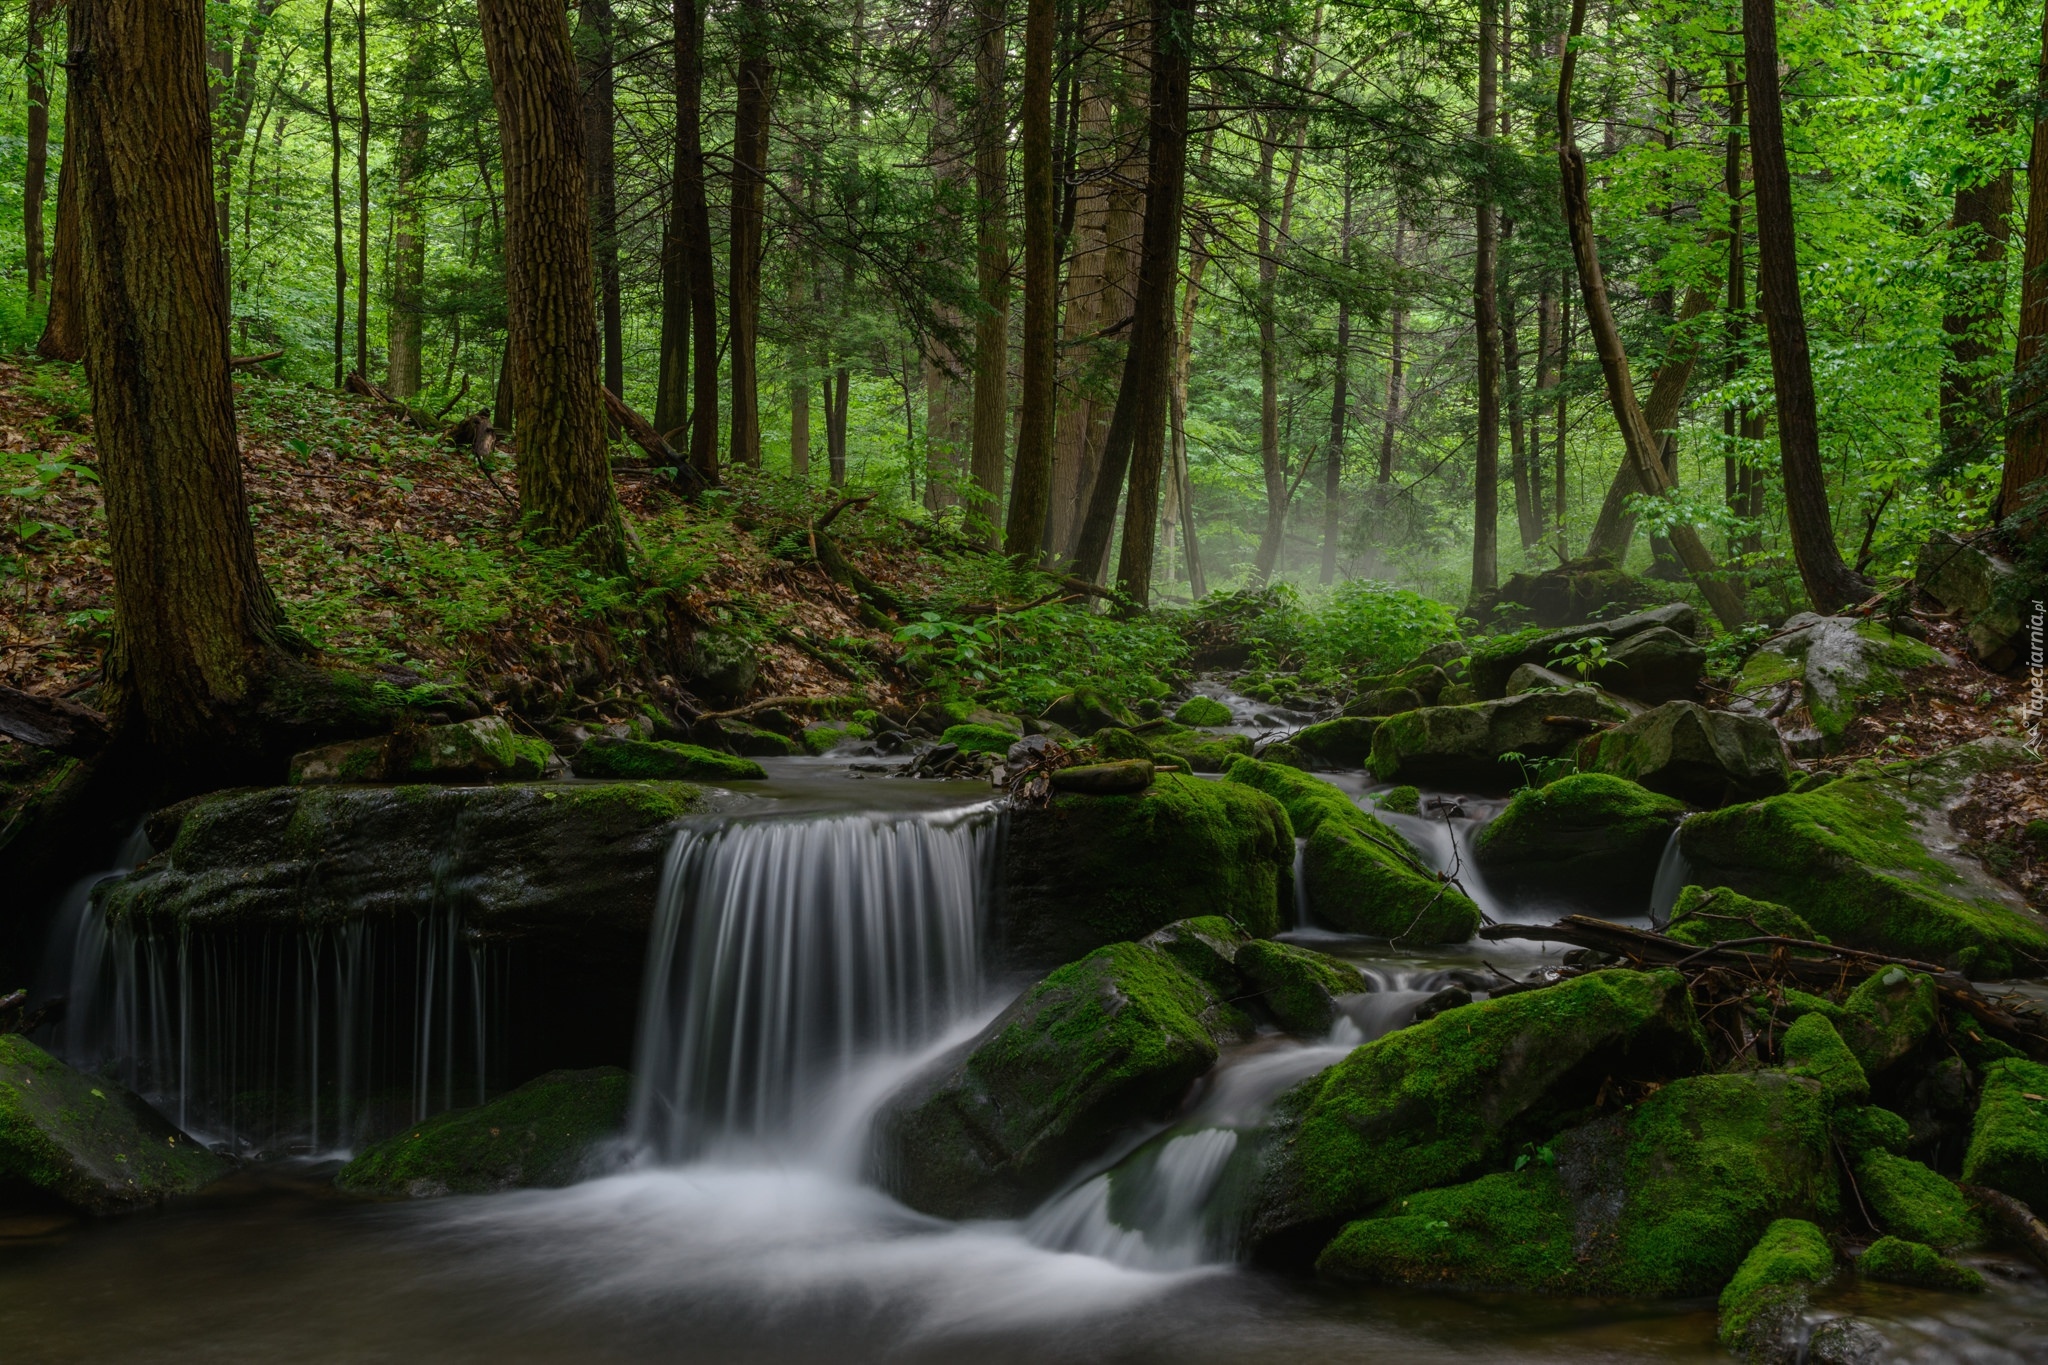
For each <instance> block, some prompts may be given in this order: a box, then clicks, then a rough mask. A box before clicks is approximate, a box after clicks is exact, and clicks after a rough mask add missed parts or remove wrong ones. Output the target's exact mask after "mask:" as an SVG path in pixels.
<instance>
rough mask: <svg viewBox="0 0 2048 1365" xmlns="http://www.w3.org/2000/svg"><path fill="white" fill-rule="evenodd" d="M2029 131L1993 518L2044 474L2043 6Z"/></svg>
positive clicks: (2046, 143)
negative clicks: (2005, 420)
mask: <svg viewBox="0 0 2048 1365" xmlns="http://www.w3.org/2000/svg"><path fill="white" fill-rule="evenodd" d="M2033 110H2034V132H2033V140H2032V143H2031V145H2030V152H2029V155H2028V158H2027V204H2028V211H2027V244H2026V251H2025V254H2024V256H2023V257H2022V264H2021V268H2020V279H2021V281H2022V283H2021V285H2020V326H2019V339H2018V341H2017V343H2016V344H2015V346H2014V349H2013V362H2012V407H2011V409H2010V412H2009V417H2010V421H2011V425H2009V426H2008V427H2007V428H2006V433H2005V472H2004V474H2003V476H2002V477H2001V478H2000V480H1999V485H1998V502H1997V504H1996V505H1995V506H1994V507H1993V508H1992V516H1993V518H1994V519H1997V520H1999V521H2001V522H2002V521H2004V520H2006V519H2007V518H2010V517H2013V516H2015V515H2017V514H2018V513H2019V512H2020V510H2021V509H2022V508H2024V507H2026V506H2027V505H2028V504H2029V503H2030V502H2031V501H2034V500H2037V499H2038V498H2039V496H2040V492H2041V490H2040V489H2039V488H2037V487H2035V485H2036V483H2038V481H2039V480H2041V479H2044V478H2048V213H2043V212H2042V211H2041V206H2042V205H2048V10H2044V11H2043V12H2042V15H2041V65H2040V68H2039V70H2038V72H2037V74H2036V76H2035V81H2034V103H2033Z"/></svg>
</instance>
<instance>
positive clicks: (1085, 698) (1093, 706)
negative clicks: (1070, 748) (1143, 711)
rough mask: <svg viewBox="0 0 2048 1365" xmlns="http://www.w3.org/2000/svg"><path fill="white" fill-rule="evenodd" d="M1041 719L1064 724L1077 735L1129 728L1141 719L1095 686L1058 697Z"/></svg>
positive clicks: (1076, 689)
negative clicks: (1113, 727)
mask: <svg viewBox="0 0 2048 1365" xmlns="http://www.w3.org/2000/svg"><path fill="white" fill-rule="evenodd" d="M1039 719H1041V720H1045V721H1050V722H1052V723H1053V724H1055V725H1060V726H1064V727H1065V728H1066V729H1069V730H1071V731H1073V732H1074V733H1075V734H1077V735H1081V736H1084V737H1085V736H1088V735H1092V734H1094V733H1095V732H1096V731H1097V730H1101V729H1104V728H1106V727H1108V726H1118V727H1120V728H1122V729H1125V730H1128V729H1130V728H1131V727H1132V726H1133V725H1136V724H1137V723H1138V718H1137V717H1136V716H1134V715H1132V714H1131V713H1130V712H1129V711H1127V710H1125V709H1124V708H1123V707H1122V706H1120V705H1118V704H1117V703H1116V702H1115V701H1113V700H1111V699H1110V698H1108V697H1105V696H1103V695H1102V694H1101V693H1100V692H1097V691H1095V690H1094V689H1093V688H1088V687H1077V688H1075V689H1074V690H1073V691H1072V692H1068V693H1066V694H1065V695H1063V696H1059V697H1055V698H1054V699H1053V700H1052V702H1051V703H1050V704H1049V705H1048V706H1047V707H1046V708H1045V710H1044V711H1043V712H1042V713H1040V716H1039Z"/></svg>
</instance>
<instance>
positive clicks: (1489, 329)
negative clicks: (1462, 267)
mask: <svg viewBox="0 0 2048 1365" xmlns="http://www.w3.org/2000/svg"><path fill="white" fill-rule="evenodd" d="M1499 16H1500V0H1479V142H1480V147H1481V149H1482V150H1483V151H1490V150H1491V148H1492V145H1493V124H1494V117H1495V114H1496V112H1497V105H1496V100H1497V98H1498V87H1497V78H1498V68H1497V66H1496V65H1495V63H1496V61H1497V56H1496V47H1495V44H1496V43H1497V42H1498V40H1499V23H1500V17H1499ZM1482 174H1483V175H1486V176H1490V175H1491V174H1492V172H1491V170H1490V169H1488V170H1486V171H1484V172H1482ZM1495 232H1496V222H1495V217H1494V206H1493V194H1492V190H1491V188H1490V186H1489V185H1487V184H1486V183H1485V181H1483V180H1482V182H1481V186H1480V192H1479V221H1478V224H1477V230H1476V233H1475V236H1476V240H1477V246H1476V248H1475V249H1474V251H1473V253H1472V316H1473V322H1474V327H1475V330H1476V332H1477V334H1478V335H1477V341H1478V345H1479V432H1478V438H1477V440H1478V445H1477V456H1476V459H1475V462H1474V464H1473V469H1472V498H1473V506H1472V592H1473V594H1474V595H1475V596H1476V595H1477V594H1479V593H1481V592H1485V591H1487V590H1489V589H1491V588H1493V587H1495V586H1496V585H1497V584H1498V583H1499V581H1500V311H1499V301H1498V299H1497V298H1496V296H1495V294H1494V266H1495V259H1494V258H1495V251H1496V247H1497V239H1496V237H1495Z"/></svg>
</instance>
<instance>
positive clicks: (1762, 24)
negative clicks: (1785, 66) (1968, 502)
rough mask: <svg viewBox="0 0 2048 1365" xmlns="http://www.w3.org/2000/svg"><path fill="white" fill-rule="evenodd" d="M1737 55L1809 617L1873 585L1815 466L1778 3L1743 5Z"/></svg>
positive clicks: (1789, 518) (1781, 429) (1783, 444)
mask: <svg viewBox="0 0 2048 1365" xmlns="http://www.w3.org/2000/svg"><path fill="white" fill-rule="evenodd" d="M1742 51H1743V60H1744V62H1745V63H1746V65H1745V68H1744V74H1745V79H1746V82H1747V85H1748V90H1749V159H1750V169H1751V174H1752V176H1753V177H1754V181H1755V186H1756V288H1757V297H1758V301H1759V302H1760V303H1761V304H1762V305H1763V314H1764V323H1765V326H1766V328H1767V329H1768V331H1769V333H1770V343H1771V379H1772V384H1773V387H1774V388H1775V390H1776V393H1777V400H1778V463H1779V467H1780V469H1781V471H1782V474H1783V477H1784V481H1785V519H1786V522H1787V523H1788V525H1789V527H1790V529H1791V533H1792V557H1793V558H1794V559H1795V560H1797V561H1798V564H1799V578H1800V581H1801V582H1802V583H1804V584H1805V586H1806V595H1807V597H1808V598H1810V599H1811V600H1812V602H1813V606H1814V609H1815V610H1816V611H1821V612H1829V611H1833V610H1835V609H1836V608H1837V607H1841V606H1844V605H1846V604H1848V603H1851V602H1856V601H1860V600H1861V599H1862V598H1863V597H1865V596H1867V595H1868V594H1869V592H1870V584H1869V582H1868V581H1866V580H1865V579H1864V577H1863V576H1862V575H1861V574H1859V573H1856V572H1855V571H1854V570H1852V569H1851V568H1850V567H1849V566H1848V565H1847V564H1846V563H1844V562H1843V560H1842V551H1841V547H1840V546H1838V545H1836V544H1835V525H1834V517H1833V515H1832V514H1831V513H1830V511H1829V510H1828V485H1827V476H1826V474H1825V473H1824V472H1823V471H1822V469H1821V463H1820V414H1819V410H1818V405H1817V404H1816V402H1815V399H1814V393H1813V360H1812V357H1811V356H1810V355H1809V353H1808V351H1807V346H1806V310H1805V306H1804V305H1803V304H1802V303H1801V301H1800V297H1799V259H1798V251H1797V246H1796V244H1795V242H1794V240H1793V235H1792V174H1791V170H1790V167H1789V166H1788V164H1787V162H1786V159H1785V117H1784V111H1783V109H1782V107H1781V105H1780V103H1779V98H1778V7H1777V0H1742Z"/></svg>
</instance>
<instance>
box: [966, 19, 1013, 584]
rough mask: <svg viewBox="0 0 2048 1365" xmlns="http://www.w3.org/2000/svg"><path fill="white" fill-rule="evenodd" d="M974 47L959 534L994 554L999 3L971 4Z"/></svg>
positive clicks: (1000, 395) (1002, 135)
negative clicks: (967, 437)
mask: <svg viewBox="0 0 2048 1365" xmlns="http://www.w3.org/2000/svg"><path fill="white" fill-rule="evenodd" d="M974 13H975V25H976V27H977V28H978V29H979V30H980V34H981V36H980V39H979V40H978V41H977V42H976V43H975V47H974V202H975V225H974V276H975V291H976V295H977V301H978V303H979V305H980V307H979V308H978V310H977V311H976V313H975V316H974V434H973V449H972V450H971V451H970V453H969V456H968V464H969V472H970V473H971V474H972V476H973V479H974V501H973V503H972V504H971V505H970V506H969V508H968V513H967V525H966V531H967V536H968V539H970V540H972V541H974V542H975V543H976V544H980V545H986V546H988V547H989V548H991V549H993V548H995V543H996V527H997V525H998V523H999V522H1000V520H1001V517H1000V512H1001V509H1002V502H1003V454H1004V446H1005V445H1006V444H1007V437H1008V434H1009V432H1008V426H1009V418H1010V394H1009V386H1010V354H1009V352H1010V209H1009V180H1010V176H1009V144H1008V140H1007V136H1006V135H1007V132H1008V127H1009V124H1008V119H1007V115H1006V113H1005V108H1006V104H1007V100H1006V90H1007V85H1006V80H1007V76H1006V74H1005V71H1006V68H1007V66H1008V62H1009V42H1008V35H1007V32H1006V29H1007V25H1008V22H1009V15H1008V11H1007V6H1006V3H1005V0H977V2H976V5H975V11H974Z"/></svg>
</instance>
